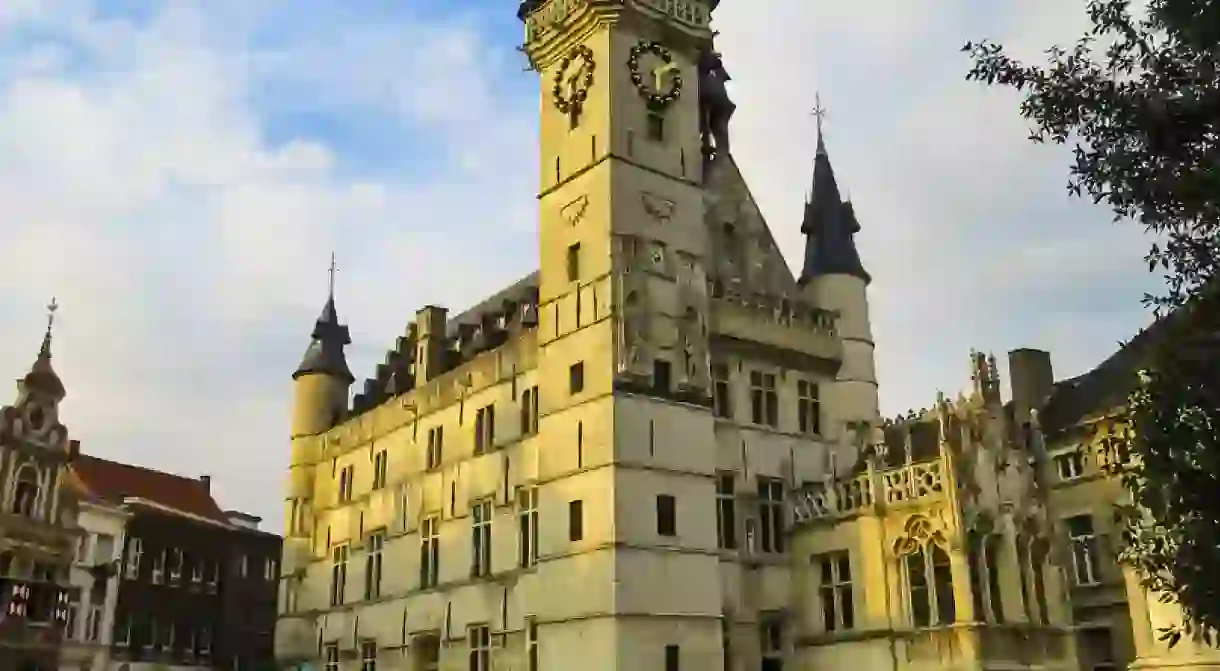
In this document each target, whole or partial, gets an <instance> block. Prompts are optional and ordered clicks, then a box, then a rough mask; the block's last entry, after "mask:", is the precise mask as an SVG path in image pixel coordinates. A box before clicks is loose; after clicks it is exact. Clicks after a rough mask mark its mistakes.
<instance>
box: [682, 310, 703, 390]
mask: <svg viewBox="0 0 1220 671" xmlns="http://www.w3.org/2000/svg"><path fill="white" fill-rule="evenodd" d="M678 337H679V341H680V342H679V345H681V349H682V377H681V379H680V380H679V384H680V385H682V386H685V387H687V388H691V389H706V388H707V387H708V384H709V382H710V377H711V373H710V371H711V360H710V359H709V352H708V348H707V329H706V328H705V326H704V323H703V319H702V317H700V315H699V312H698V310H696V309H695V308H694V307H687V308H686V312H685V314H683V315H682V319H681V323H680V324H679V326H678Z"/></svg>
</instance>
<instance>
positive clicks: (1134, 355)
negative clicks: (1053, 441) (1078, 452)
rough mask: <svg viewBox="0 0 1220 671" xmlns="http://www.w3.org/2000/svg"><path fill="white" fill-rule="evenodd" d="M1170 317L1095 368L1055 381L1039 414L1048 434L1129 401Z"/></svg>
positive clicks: (1163, 319) (1164, 332) (1166, 327)
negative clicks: (1145, 363)
mask: <svg viewBox="0 0 1220 671" xmlns="http://www.w3.org/2000/svg"><path fill="white" fill-rule="evenodd" d="M1171 319H1172V317H1167V318H1162V319H1158V320H1157V321H1156V322H1154V323H1153V324H1152V325H1151V326H1149V327H1147V328H1145V329H1144V330H1142V331H1140V332H1139V334H1138V335H1136V336H1135V337H1134V338H1132V339H1131V342H1129V343H1127V344H1126V345H1124V346H1122V347H1120V348H1119V350H1118V351H1117V352H1115V353H1113V354H1111V355H1110V356H1109V357H1108V358H1106V360H1105V361H1102V362H1101V363H1100V364H1098V365H1097V367H1096V368H1094V369H1093V370H1091V371H1089V372H1087V373H1084V374H1083V375H1077V376H1076V377H1073V378H1069V379H1067V380H1062V381H1059V382H1056V383H1055V387H1054V390H1053V391H1052V392H1051V396H1050V398H1049V399H1047V402H1046V405H1045V406H1043V408H1042V411H1041V412H1040V413H1039V415H1038V419H1039V422H1040V424H1041V425H1042V430H1043V431H1045V432H1046V433H1048V434H1053V433H1057V432H1060V431H1064V430H1067V429H1070V428H1072V427H1074V426H1076V425H1078V424H1080V423H1082V422H1084V421H1085V420H1087V419H1089V418H1090V417H1092V416H1096V415H1101V414H1104V413H1106V412H1108V411H1110V410H1113V409H1115V408H1118V407H1120V406H1122V405H1124V404H1126V402H1127V395H1128V394H1129V393H1130V392H1131V389H1132V385H1133V384H1134V383H1135V375H1136V373H1137V372H1138V371H1139V369H1140V367H1141V366H1142V365H1143V362H1144V361H1146V360H1147V358H1148V356H1149V355H1150V354H1151V350H1152V348H1153V347H1154V346H1155V345H1156V343H1157V342H1159V341H1160V340H1161V339H1162V338H1163V337H1165V335H1166V333H1167V331H1168V327H1169V325H1170V323H1171V321H1170V320H1171Z"/></svg>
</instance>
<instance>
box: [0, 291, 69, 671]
mask: <svg viewBox="0 0 1220 671" xmlns="http://www.w3.org/2000/svg"><path fill="white" fill-rule="evenodd" d="M48 309H49V311H50V315H49V316H48V319H47V331H46V334H45V335H44V336H43V339H42V346H41V347H40V348H39V350H38V356H37V358H36V359H35V360H34V365H33V366H31V367H30V370H29V372H28V373H26V374H25V375H24V376H23V377H22V378H21V379H19V380H18V381H17V398H16V400H15V401H14V402H13V404H12V405H6V406H3V407H0V505H3V513H2V514H0V604H3V613H4V627H3V628H2V629H0V668H2V669H27V668H33V669H38V668H43V669H53V668H58V667H59V653H60V647H61V641H62V632H63V629H62V627H63V625H64V623H65V622H66V621H67V619H68V609H67V604H68V603H69V602H70V601H71V600H72V594H71V589H70V587H69V585H70V583H69V579H68V578H69V576H68V573H69V571H70V570H71V568H72V558H73V556H74V553H75V546H76V542H77V538H78V534H79V532H78V530H77V529H76V528H75V526H74V524H73V520H74V519H75V516H76V506H77V501H76V497H75V496H74V495H73V494H72V492H71V491H70V490H68V489H67V488H65V487H63V486H62V482H63V478H64V475H65V473H66V472H67V468H68V462H69V461H70V460H71V459H72V458H74V457H75V456H76V455H77V453H78V451H79V446H78V444H77V442H76V441H75V440H71V439H69V437H68V428H67V427H66V426H64V424H63V423H62V422H61V421H60V416H59V409H60V403H61V402H62V401H63V400H64V397H65V396H66V394H67V392H66V390H65V389H64V384H63V382H62V381H61V380H60V379H59V375H57V374H56V373H55V369H54V368H53V367H52V366H51V323H52V321H53V318H54V314H55V309H56V303H55V302H54V301H52V302H51V305H49V306H48Z"/></svg>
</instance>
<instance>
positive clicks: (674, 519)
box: [657, 494, 678, 536]
mask: <svg viewBox="0 0 1220 671" xmlns="http://www.w3.org/2000/svg"><path fill="white" fill-rule="evenodd" d="M677 507H678V506H677V502H676V500H675V499H674V497H673V496H671V495H669V494H657V535H659V536H677V535H678V511H677Z"/></svg>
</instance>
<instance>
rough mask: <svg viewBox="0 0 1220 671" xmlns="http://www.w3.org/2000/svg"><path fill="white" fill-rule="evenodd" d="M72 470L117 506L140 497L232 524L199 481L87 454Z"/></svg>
mask: <svg viewBox="0 0 1220 671" xmlns="http://www.w3.org/2000/svg"><path fill="white" fill-rule="evenodd" d="M72 470H73V472H74V473H75V474H76V477H77V478H78V479H79V480H80V482H81V484H83V485H84V487H85V488H86V489H87V490H88V491H89V492H90V493H92V494H93V495H95V496H99V497H101V498H104V499H108V500H110V501H113V502H115V503H121V502H122V500H123V499H124V498H126V497H136V498H140V499H145V500H147V501H151V502H153V503H156V504H158V505H160V506H163V507H165V508H171V509H173V510H177V511H181V512H183V513H187V514H190V515H196V516H198V517H204V518H207V519H210V520H215V521H217V522H222V523H226V524H227V523H228V520H227V518H226V517H225V514H224V512H223V511H222V510H221V509H220V506H218V505H217V504H216V500H215V499H213V498H212V495H211V494H209V493H208V490H207V487H206V486H205V485H204V484H203V482H201V481H200V480H198V479H197V478H186V477H183V476H181V475H172V474H170V473H163V472H161V471H154V470H152V469H150V468H141V467H139V466H132V465H130V464H120V463H118V462H116V461H107V460H105V459H99V458H97V457H91V456H88V455H85V454H82V455H79V456H78V457H77V458H76V459H74V460H73V461H72Z"/></svg>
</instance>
